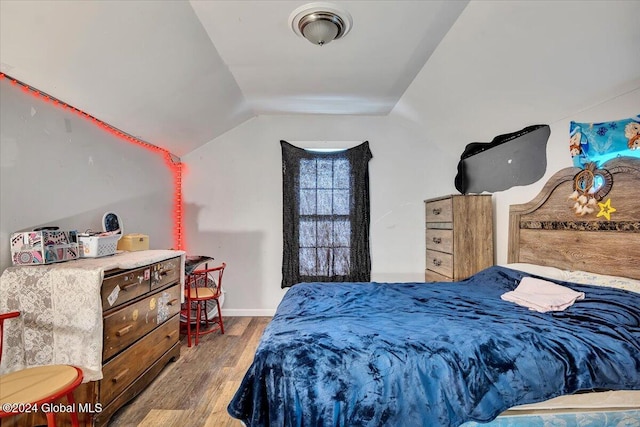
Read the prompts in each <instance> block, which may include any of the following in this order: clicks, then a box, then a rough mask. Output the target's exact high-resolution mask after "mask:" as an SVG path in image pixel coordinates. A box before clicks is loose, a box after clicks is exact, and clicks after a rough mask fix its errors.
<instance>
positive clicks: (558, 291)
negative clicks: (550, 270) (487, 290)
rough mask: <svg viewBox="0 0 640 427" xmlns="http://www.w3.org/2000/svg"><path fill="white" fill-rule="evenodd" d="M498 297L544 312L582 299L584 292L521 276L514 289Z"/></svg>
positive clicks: (562, 308)
mask: <svg viewBox="0 0 640 427" xmlns="http://www.w3.org/2000/svg"><path fill="white" fill-rule="evenodd" d="M500 298H502V299H503V300H505V301H510V302H514V303H516V304H518V305H521V306H523V307H528V308H529V309H531V310H535V311H539V312H540V313H546V312H547V311H562V310H564V309H566V308H567V307H569V306H571V305H572V304H573V303H574V302H576V301H577V300H581V299H584V292H577V291H574V290H573V289H569V288H567V287H565V286H561V285H557V284H555V283H552V282H548V281H546V280H541V279H535V278H533V277H523V278H522V280H521V281H520V284H519V285H518V287H517V288H516V289H515V290H513V291H509V292H505V293H504V294H502V295H501V296H500Z"/></svg>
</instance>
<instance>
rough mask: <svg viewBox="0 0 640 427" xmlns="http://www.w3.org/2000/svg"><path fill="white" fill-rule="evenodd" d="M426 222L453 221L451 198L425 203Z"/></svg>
mask: <svg viewBox="0 0 640 427" xmlns="http://www.w3.org/2000/svg"><path fill="white" fill-rule="evenodd" d="M425 209H426V212H425V214H426V215H425V216H426V221H427V222H451V221H453V206H452V202H451V198H447V199H441V200H434V201H431V202H428V203H426V204H425Z"/></svg>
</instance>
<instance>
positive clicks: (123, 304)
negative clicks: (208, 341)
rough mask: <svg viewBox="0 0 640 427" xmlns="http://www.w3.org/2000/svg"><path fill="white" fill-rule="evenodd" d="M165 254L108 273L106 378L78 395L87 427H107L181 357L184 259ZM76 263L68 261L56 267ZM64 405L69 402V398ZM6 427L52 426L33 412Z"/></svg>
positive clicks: (63, 420) (61, 420) (63, 419)
mask: <svg viewBox="0 0 640 427" xmlns="http://www.w3.org/2000/svg"><path fill="white" fill-rule="evenodd" d="M141 252H145V251H141ZM149 252H152V251H149ZM164 252H167V253H168V254H166V257H165V256H160V259H161V260H157V257H156V260H155V261H154V262H151V263H148V264H146V265H139V264H140V262H138V263H137V264H138V266H137V267H135V268H130V269H128V268H124V269H123V268H113V269H109V270H105V271H104V279H103V281H102V283H101V286H100V289H101V290H100V298H101V299H102V318H103V328H102V331H103V340H102V343H103V345H102V375H103V378H102V379H101V380H97V381H89V382H86V383H83V384H81V385H80V387H79V388H78V389H77V390H76V391H75V392H74V396H75V399H76V402H77V404H78V407H79V408H80V411H79V417H80V421H81V423H80V424H81V425H83V426H104V425H107V424H108V421H109V419H110V418H111V416H112V415H113V414H114V413H115V412H116V411H117V410H118V409H119V408H120V407H122V406H123V405H124V404H125V403H127V402H128V401H129V400H131V399H132V398H134V397H135V396H137V395H138V394H139V393H140V392H141V391H143V390H144V389H145V388H146V386H147V385H148V384H149V383H150V382H151V381H153V380H154V379H155V378H156V376H157V375H158V374H159V373H160V371H161V370H162V369H163V368H164V366H165V365H166V364H167V363H168V362H169V361H171V360H175V359H176V358H178V357H179V356H180V341H179V334H180V305H181V289H182V285H181V278H182V277H184V272H183V271H184V260H183V258H182V257H181V255H180V253H179V252H178V251H164ZM132 254H135V253H132ZM82 261H83V260H78V261H74V262H75V263H82ZM92 262H93V263H96V262H98V261H97V260H92ZM125 264H126V262H125ZM71 265H73V264H71V263H63V264H59V265H57V266H56V267H53V268H65V267H67V266H71ZM98 357H99V355H98ZM60 403H62V404H66V400H65V399H62V400H60ZM56 419H57V421H58V425H59V426H66V425H70V419H69V417H68V416H67V415H66V414H57V416H56ZM0 425H1V426H2V427H4V426H14V425H15V426H22V425H46V419H45V418H44V416H43V415H42V414H31V415H30V417H29V418H28V419H26V418H24V416H22V417H13V418H7V419H3V420H2V423H1V424H0Z"/></svg>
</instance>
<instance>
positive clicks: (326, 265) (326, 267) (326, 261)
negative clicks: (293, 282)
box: [316, 248, 333, 276]
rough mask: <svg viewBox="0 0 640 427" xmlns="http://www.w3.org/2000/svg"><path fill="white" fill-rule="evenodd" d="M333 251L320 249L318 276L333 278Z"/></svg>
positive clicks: (318, 252) (318, 253)
mask: <svg viewBox="0 0 640 427" xmlns="http://www.w3.org/2000/svg"><path fill="white" fill-rule="evenodd" d="M332 252H333V251H332V250H331V249H329V248H318V251H317V252H316V253H317V255H318V268H317V270H316V274H317V275H318V276H333V268H331V255H332Z"/></svg>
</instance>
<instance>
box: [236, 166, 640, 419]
mask: <svg viewBox="0 0 640 427" xmlns="http://www.w3.org/2000/svg"><path fill="white" fill-rule="evenodd" d="M606 167H607V170H608V171H609V173H610V174H611V176H612V177H613V182H614V185H613V187H612V189H611V191H610V192H609V194H608V195H607V197H606V199H609V200H610V204H609V205H608V207H606V208H603V210H604V209H607V212H608V213H609V219H607V218H606V217H604V215H600V216H596V215H595V214H594V215H591V216H584V217H577V216H576V215H575V214H574V213H573V211H572V210H571V205H570V204H569V202H568V200H567V197H568V195H570V194H571V193H572V192H573V190H574V185H575V181H574V178H575V176H576V174H577V173H578V172H579V171H580V169H576V168H567V169H563V170H561V171H559V172H558V173H556V174H555V175H554V176H553V177H552V178H551V179H550V180H549V181H548V182H547V183H546V185H545V186H544V188H543V190H542V191H541V193H540V194H539V195H538V196H537V197H536V198H535V199H534V200H532V201H531V202H530V203H526V204H523V205H514V206H512V207H511V209H510V223H509V259H508V264H507V265H503V266H493V267H490V268H488V269H486V270H483V271H481V272H480V273H478V274H476V275H474V276H472V277H470V278H469V279H466V280H463V281H460V282H455V283H321V284H320V283H301V284H297V285H295V286H293V287H292V288H291V289H290V290H289V291H288V292H287V294H286V295H285V297H284V298H283V300H282V302H281V304H280V305H279V307H278V309H277V312H276V314H275V315H274V317H273V320H272V321H271V323H270V324H269V326H268V327H267V329H266V330H265V332H264V335H263V337H262V339H261V342H260V344H259V346H258V349H257V351H256V354H255V358H254V361H253V363H252V364H251V366H250V368H249V370H248V371H247V373H246V374H245V376H244V378H243V380H242V383H241V385H240V387H239V389H238V390H237V392H236V394H235V396H234V397H233V399H232V400H231V402H230V404H229V406H228V412H229V413H230V415H231V416H233V417H235V418H238V419H240V420H241V421H242V422H243V423H244V424H246V425H247V426H252V427H253V426H270V425H277V426H386V425H388V426H459V425H465V426H476V425H480V424H477V423H486V422H491V423H490V424H481V425H495V426H511V425H527V426H530V425H540V426H542V425H546V424H545V423H549V422H556V423H557V424H558V425H583V426H592V425H593V426H604V425H624V426H632V425H637V420H638V419H640V398H639V397H638V396H639V394H638V393H639V392H638V390H640V308H639V307H640V305H639V298H640V297H639V293H638V292H640V281H639V280H640V263H639V262H638V260H639V259H640V198H639V197H638V194H640V193H639V192H638V185H639V184H640V161H639V160H637V159H627V158H620V159H616V160H612V161H610V162H608V163H607V165H606ZM603 202H604V199H603ZM613 206H615V209H616V211H615V212H614V211H612V210H611V209H610V208H611V207H613ZM524 278H537V279H540V280H544V281H545V283H551V284H557V285H561V286H563V288H568V289H570V290H571V291H574V292H581V293H583V294H584V298H583V299H578V300H576V301H575V302H574V303H573V304H572V305H570V307H568V308H566V309H565V310H563V311H551V312H538V311H533V310H530V309H528V308H526V307H522V306H520V305H517V304H514V303H513V302H510V301H506V300H503V299H502V295H504V294H505V293H507V292H510V291H513V290H514V289H516V288H517V287H518V285H519V283H521V282H522V281H523V279H524ZM527 280H529V279H527ZM594 396H595V398H594ZM563 399H569V402H566V401H564V400H563ZM571 399H573V400H571ZM540 402H542V403H540ZM594 402H595V403H597V405H594ZM542 404H543V405H545V406H536V405H542ZM532 405H533V406H532ZM595 406H597V407H595ZM567 408H568V409H567Z"/></svg>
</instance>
